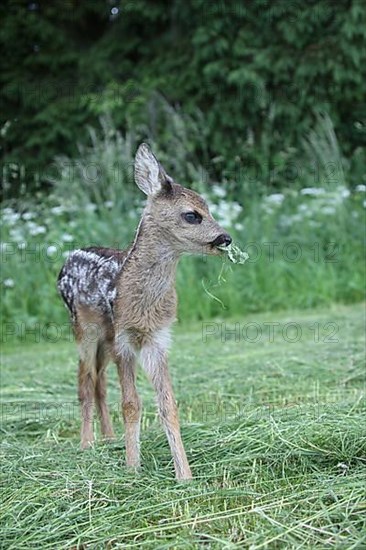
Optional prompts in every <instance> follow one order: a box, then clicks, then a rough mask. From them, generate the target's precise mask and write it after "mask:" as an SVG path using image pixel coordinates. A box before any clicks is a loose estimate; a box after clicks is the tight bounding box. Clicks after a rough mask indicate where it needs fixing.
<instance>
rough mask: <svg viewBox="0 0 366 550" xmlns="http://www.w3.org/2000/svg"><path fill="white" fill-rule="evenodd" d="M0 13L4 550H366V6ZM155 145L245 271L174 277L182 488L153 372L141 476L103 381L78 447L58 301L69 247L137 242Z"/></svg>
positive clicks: (216, 267)
mask: <svg viewBox="0 0 366 550" xmlns="http://www.w3.org/2000/svg"><path fill="white" fill-rule="evenodd" d="M0 21H1V26H0V43H1V47H2V50H1V55H0V64H1V66H0V84H1V99H0V101H1V105H0V153H1V156H2V166H1V168H2V170H1V174H2V176H1V197H2V203H1V206H0V214H1V222H2V225H1V244H0V256H1V273H0V298H1V328H2V333H1V342H2V357H1V359H2V372H1V375H2V377H1V378H2V380H1V383H2V388H1V390H2V408H1V411H0V412H1V425H0V432H1V435H2V444H1V453H2V461H1V465H2V469H1V473H0V475H1V481H2V482H3V487H4V491H3V493H2V497H3V498H2V506H1V513H0V519H1V522H2V523H1V529H2V530H1V535H0V540H1V543H2V547H4V548H9V549H10V548H14V549H16V550H19V549H21V548H27V549H28V548H42V549H43V548H65V549H66V548H67V549H70V548H75V549H80V550H81V549H85V548H122V547H123V548H132V547H137V548H184V549H187V548H192V549H193V548H201V547H202V548H203V547H205V548H218V549H222V548H230V549H231V548H239V547H242V548H252V549H253V550H254V549H260V548H271V549H272V548H273V549H277V548H278V549H280V548H284V547H285V548H300V547H301V548H309V549H313V548H339V549H340V548H348V549H349V550H351V549H353V548H354V549H357V548H364V547H365V543H366V538H365V499H364V477H365V432H364V413H365V378H364V373H365V365H364V345H365V344H364V336H365V331H364V328H365V327H364V310H363V307H362V305H361V304H358V303H356V302H360V301H361V300H362V299H363V297H364V282H365V262H364V253H365V246H364V245H365V243H364V234H365V231H364V228H365V211H366V194H365V191H366V154H365V150H366V148H365V145H366V104H365V97H366V48H365V39H366V4H365V2H364V0H337V1H336V2H333V1H331V0H308V1H307V2H303V1H302V0H291V1H288V0H250V1H247V2H244V1H238V0H227V1H218V2H213V1H206V0H191V1H184V0H174V1H173V2H164V1H163V0H154V2H152V1H149V0H133V1H131V2H124V1H122V0H93V1H88V2H81V1H79V0H54V1H52V2H48V1H46V0H39V1H34V2H30V1H29V0H3V1H2V2H1V4H0ZM142 140H144V141H148V142H149V143H150V144H151V146H152V147H153V149H154V151H155V152H156V154H157V156H158V157H159V159H160V160H161V161H162V163H163V164H164V166H165V167H166V169H167V171H168V172H169V173H170V174H171V175H172V176H173V177H174V178H175V179H176V180H177V181H178V182H180V183H183V184H185V185H187V186H190V187H192V188H194V189H196V190H197V191H199V192H200V193H203V194H204V195H205V196H206V198H207V200H208V202H209V204H210V207H211V211H212V213H213V214H214V216H215V217H216V218H217V219H218V220H219V221H220V223H221V224H222V225H223V226H224V227H226V228H227V230H228V231H230V233H232V235H233V236H234V239H235V240H236V241H237V243H238V244H239V245H240V247H241V248H243V249H244V250H246V251H247V252H248V253H249V256H250V258H249V260H248V262H247V263H246V264H245V265H244V266H240V265H238V266H235V265H234V266H232V265H231V264H230V265H228V264H226V263H222V262H221V261H220V259H218V258H200V257H196V258H194V257H185V258H183V259H182V260H181V263H180V266H179V269H178V281H177V284H178V292H179V297H180V306H179V320H180V322H181V324H178V326H177V327H176V329H175V331H176V335H175V341H174V342H175V343H174V345H173V348H172V353H171V371H172V378H173V380H174V385H175V389H176V395H177V400H178V404H179V407H180V416H181V420H182V431H183V439H184V441H185V445H186V448H187V454H188V457H189V460H190V463H191V464H192V470H193V474H194V476H195V480H194V481H193V482H192V484H188V485H184V486H183V485H177V484H176V483H175V482H173V472H172V463H171V459H170V455H169V451H168V447H167V443H166V440H165V438H164V435H163V433H162V431H161V428H160V427H158V425H157V417H156V408H155V405H154V403H153V396H152V391H151V388H150V387H149V384H148V382H147V380H146V378H145V377H144V376H143V375H142V373H141V371H139V373H138V386H139V390H140V391H141V394H142V397H143V401H144V404H145V407H144V411H143V419H142V428H143V429H142V439H143V441H142V459H143V460H142V462H143V466H142V469H141V471H140V472H139V474H137V475H135V474H133V475H131V473H129V472H127V471H126V469H125V468H124V459H123V456H124V454H123V453H124V450H123V440H122V427H121V423H120V418H121V414H120V405H119V400H120V396H119V393H120V390H119V388H118V383H117V373H116V372H115V371H114V370H113V369H110V378H111V382H112V384H111V385H110V386H111V391H110V393H109V406H110V409H111V413H112V417H113V421H114V424H115V427H116V428H117V429H116V433H117V440H116V441H115V442H114V443H111V444H109V445H107V444H102V443H101V442H100V438H97V440H98V443H97V444H96V445H95V446H94V447H93V448H92V449H90V451H89V452H86V453H83V454H80V453H79V451H78V444H79V436H78V431H79V428H80V415H79V411H78V403H77V401H76V398H75V394H76V391H75V382H76V380H75V378H76V377H75V369H76V365H77V357H76V355H77V352H76V348H75V345H74V342H73V336H72V334H71V333H70V326H69V322H68V317H67V314H66V310H65V308H64V307H63V305H62V302H61V299H60V297H59V296H58V294H57V291H56V278H57V274H58V272H59V270H60V268H61V265H62V263H63V262H64V261H65V258H66V257H67V255H68V253H69V251H70V250H72V249H74V248H77V247H81V246H90V245H104V246H105V245H109V246H115V247H125V246H126V245H127V244H128V242H130V241H131V239H132V238H133V234H134V230H135V227H136V225H137V222H138V219H139V216H140V214H141V210H142V207H143V197H142V194H141V193H140V192H139V191H138V189H137V188H136V186H135V184H134V182H133V159H134V154H135V151H136V148H137V146H138V144H139V143H140V142H141V141H142ZM322 308H323V309H322ZM305 309H306V311H304V310H305ZM279 310H286V311H282V313H281V312H279ZM205 323H209V324H208V325H206V324H205ZM205 327H206V328H207V327H209V332H210V334H211V333H212V334H211V335H210V336H209V337H207V338H205V332H204V331H205ZM270 327H272V328H273V333H272V332H270ZM238 328H239V331H240V336H239V338H237V334H238ZM252 329H253V331H252ZM258 330H259V333H258V332H256V331H258ZM258 334H259V337H258ZM3 344H6V345H3ZM97 430H98V428H97V424H95V431H97Z"/></svg>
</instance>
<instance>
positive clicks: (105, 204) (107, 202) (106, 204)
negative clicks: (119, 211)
mask: <svg viewBox="0 0 366 550" xmlns="http://www.w3.org/2000/svg"><path fill="white" fill-rule="evenodd" d="M113 204H114V202H113V201H105V203H104V206H105V207H106V208H113Z"/></svg>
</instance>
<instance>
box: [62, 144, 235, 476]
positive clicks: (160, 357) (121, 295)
mask: <svg viewBox="0 0 366 550" xmlns="http://www.w3.org/2000/svg"><path fill="white" fill-rule="evenodd" d="M135 178H136V183H137V185H138V186H139V187H140V189H142V190H143V191H144V192H145V193H146V194H147V195H148V201H147V206H146V208H145V211H144V213H143V217H142V220H141V223H140V226H139V228H138V231H137V234H136V238H135V241H134V243H133V244H132V246H131V247H130V249H129V250H128V251H126V252H123V251H114V250H111V249H89V250H90V251H92V252H93V251H95V252H97V253H98V255H100V256H103V257H105V258H108V257H118V260H119V261H121V270H120V272H119V275H118V277H117V280H116V289H117V294H116V299H115V302H114V306H113V315H108V314H107V313H106V312H105V311H103V312H101V311H100V310H98V309H97V308H92V307H86V306H85V305H77V306H76V320H75V333H76V337H77V341H78V346H79V354H80V361H79V399H80V404H81V411H82V427H81V445H82V447H83V448H85V447H87V446H89V445H90V444H91V443H92V442H93V424H92V419H93V411H94V404H96V405H97V409H98V412H99V417H100V420H101V429H102V433H103V436H104V437H106V438H110V437H113V428H112V424H111V421H110V418H109V413H108V407H107V404H106V381H105V367H106V365H107V363H108V361H109V360H110V359H112V360H113V361H114V362H115V363H116V364H117V368H118V375H119V380H120V384H121V390H122V413H123V419H124V424H125V443H126V460H127V466H129V467H132V468H136V467H137V466H139V464H140V453H139V436H140V421H141V402H140V398H139V396H138V393H137V389H136V359H137V356H138V355H140V359H141V363H142V367H143V369H144V370H145V372H146V373H147V375H148V377H149V379H150V381H151V383H152V385H153V387H154V389H155V392H156V395H157V402H158V409H159V413H160V418H161V421H162V424H163V426H164V429H165V432H166V435H167V438H168V442H169V445H170V449H171V452H172V456H173V461H174V467H175V473H176V477H177V479H190V478H191V477H192V474H191V470H190V467H189V464H188V460H187V457H186V453H185V451H184V447H183V443H182V439H181V434H180V427H179V418H178V411H177V406H176V403H175V399H174V395H173V390H172V384H171V379H170V376H169V372H168V362H167V349H168V340H169V327H170V326H171V324H172V323H173V322H174V320H175V318H176V310H177V297H176V291H175V275H176V268H177V263H178V260H179V257H180V256H181V255H182V254H183V253H185V252H188V253H196V254H197V253H198V254H200V253H201V254H202V253H203V254H220V252H219V251H218V249H217V248H216V246H214V244H213V243H214V242H216V241H217V239H218V238H221V237H222V238H224V237H225V238H226V240H227V241H228V242H229V240H230V238H229V236H228V235H226V234H225V233H224V231H223V230H222V228H221V227H220V226H219V224H218V223H217V222H216V221H215V220H214V219H213V218H212V216H211V214H210V212H209V210H208V207H207V204H206V202H205V201H204V200H203V198H202V197H201V196H199V195H198V194H197V193H195V192H193V191H191V190H189V189H186V188H184V187H182V186H181V185H178V184H176V183H174V182H173V181H172V179H171V178H170V177H169V176H167V175H166V173H165V171H164V169H163V168H162V167H161V166H160V165H159V163H158V162H157V160H156V159H155V157H154V156H153V155H152V153H151V151H150V150H149V149H148V147H147V146H146V145H142V146H140V148H139V150H138V152H137V155H136V162H135ZM186 212H197V213H198V214H200V215H201V216H202V222H201V223H199V224H189V223H187V221H185V218H184V214H185V213H186ZM228 242H226V244H228ZM64 270H65V268H64Z"/></svg>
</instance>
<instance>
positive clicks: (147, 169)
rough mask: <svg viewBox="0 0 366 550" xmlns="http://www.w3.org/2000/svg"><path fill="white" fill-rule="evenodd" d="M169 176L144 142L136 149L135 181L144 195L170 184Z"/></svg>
mask: <svg viewBox="0 0 366 550" xmlns="http://www.w3.org/2000/svg"><path fill="white" fill-rule="evenodd" d="M169 180H170V178H169V176H167V174H166V173H165V170H164V168H163V167H162V166H161V165H160V164H159V162H158V161H157V159H156V157H155V155H154V154H153V153H152V151H151V149H150V147H149V146H148V145H146V143H142V144H141V145H140V147H139V148H138V149H137V153H136V157H135V182H136V185H137V187H139V188H140V189H141V191H143V192H144V193H145V194H146V195H153V194H155V193H157V192H158V191H161V190H162V189H165V187H166V186H170V182H169Z"/></svg>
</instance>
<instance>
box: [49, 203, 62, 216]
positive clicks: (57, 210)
mask: <svg viewBox="0 0 366 550" xmlns="http://www.w3.org/2000/svg"><path fill="white" fill-rule="evenodd" d="M51 213H52V214H55V216H60V215H61V214H63V213H64V207H63V206H62V205H61V204H60V205H59V206H53V207H52V208H51Z"/></svg>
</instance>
